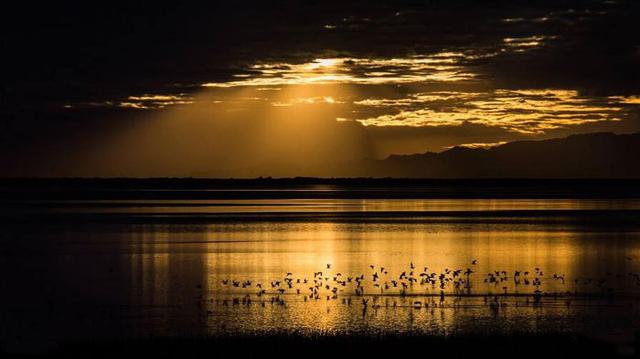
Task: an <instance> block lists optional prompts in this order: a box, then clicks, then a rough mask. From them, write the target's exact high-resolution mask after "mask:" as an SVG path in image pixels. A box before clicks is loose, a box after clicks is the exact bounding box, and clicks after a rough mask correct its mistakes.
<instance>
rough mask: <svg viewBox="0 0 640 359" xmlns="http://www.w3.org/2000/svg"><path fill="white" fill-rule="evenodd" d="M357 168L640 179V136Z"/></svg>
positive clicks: (429, 155)
mask: <svg viewBox="0 0 640 359" xmlns="http://www.w3.org/2000/svg"><path fill="white" fill-rule="evenodd" d="M354 167H355V168H353V169H354V170H357V171H360V172H361V175H365V176H373V177H387V176H388V177H422V178H640V133H634V134H628V135H616V134H613V133H593V134H583V135H572V136H569V137H565V138H560V139H551V140H543V141H517V142H510V143H507V144H504V145H500V146H496V147H492V148H489V149H481V148H466V147H453V148H451V149H449V150H447V151H444V152H440V153H433V152H426V153H423V154H414V155H392V156H389V157H388V158H386V159H384V160H378V161H374V160H371V161H367V162H363V163H361V166H354ZM356 168H357V169H356Z"/></svg>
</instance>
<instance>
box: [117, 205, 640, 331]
mask: <svg viewBox="0 0 640 359" xmlns="http://www.w3.org/2000/svg"><path fill="white" fill-rule="evenodd" d="M371 202H373V205H372V204H371ZM356 203H358V205H359V206H361V209H362V210H367V209H370V208H372V207H371V206H373V208H376V207H375V206H382V207H385V206H386V207H385V208H386V209H387V210H389V209H390V208H391V209H393V208H398V207H397V206H400V207H401V208H403V209H404V210H406V209H407V208H411V207H412V206H415V207H417V208H421V209H424V208H425V203H424V202H422V203H420V202H418V203H410V202H406V203H402V204H401V205H399V204H397V203H391V204H389V203H387V204H382V203H380V201H358V202H356ZM508 203H509V206H510V208H513V207H517V206H519V205H520V202H518V201H511V202H508ZM440 205H442V206H443V207H446V208H452V207H456V206H457V205H456V204H452V203H451V202H447V201H443V202H441V203H440V204H437V205H434V204H433V203H430V204H429V206H430V207H429V208H442V207H438V206H440ZM528 205H530V204H528ZM623 205H624V204H623ZM461 206H462V205H461ZM593 206H596V207H598V206H605V207H606V206H620V203H616V204H611V203H609V204H603V203H599V204H593V203H591V204H588V205H585V204H584V203H575V202H571V201H558V202H556V203H546V204H545V203H544V202H543V201H540V202H539V205H538V208H551V207H554V208H556V209H557V208H559V207H560V208H585V207H589V208H592V207H593ZM464 207H465V208H467V210H469V209H472V210H475V209H476V208H477V209H478V210H489V209H495V208H505V202H504V201H478V202H475V203H474V202H473V201H471V203H466V204H464ZM119 235H121V234H119ZM127 235H128V236H129V238H128V239H127V241H129V249H130V252H131V253H130V263H129V269H128V271H129V273H130V275H131V281H130V285H131V289H130V290H131V302H132V304H138V305H140V304H142V305H151V306H159V307H158V308H155V309H152V310H151V311H152V312H155V313H156V315H157V316H158V317H159V318H164V319H162V320H161V321H160V322H156V321H153V320H152V321H151V322H152V323H155V324H154V325H155V326H156V327H155V329H154V330H161V329H158V328H164V327H163V325H164V326H166V328H167V329H166V330H175V329H176V327H177V328H179V329H184V330H192V331H193V330H195V331H205V332H212V333H217V332H220V331H226V330H240V331H269V330H307V331H320V332H332V331H354V330H355V331H358V330H374V331H375V330H394V331H397V330H400V331H402V330H406V331H416V330H418V331H425V332H430V333H451V332H455V331H458V330H462V331H464V330H467V329H468V328H473V329H468V330H471V331H473V330H478V328H480V327H482V328H484V327H485V326H486V328H485V329H486V330H507V331H509V330H539V329H541V328H546V327H547V326H548V327H549V328H553V325H554V324H553V323H554V321H555V322H557V321H560V322H566V323H565V324H563V325H566V326H567V328H572V327H573V326H581V325H584V323H581V324H580V323H578V322H580V320H581V319H580V318H582V316H584V315H591V314H590V313H591V312H590V311H589V310H590V309H588V308H589V306H590V305H593V303H595V302H594V301H593V300H591V301H589V300H586V299H581V298H574V299H569V298H565V297H560V298H552V297H543V298H542V300H539V301H538V302H537V303H534V297H533V296H526V297H525V296H522V297H520V296H513V297H511V296H508V297H503V298H499V301H498V299H495V297H487V295H500V294H501V293H504V292H505V291H506V292H508V294H510V295H512V294H529V295H531V294H533V293H534V291H535V290H536V289H540V291H541V292H544V293H566V292H571V294H572V295H573V294H576V293H578V294H581V295H582V294H586V293H591V294H594V293H595V294H600V293H603V292H605V291H607V290H608V289H609V288H613V289H615V291H617V292H625V293H637V288H638V286H637V284H636V283H635V282H634V281H633V280H630V278H629V277H628V276H627V275H626V274H628V273H632V272H633V273H636V272H638V271H639V269H640V268H638V265H637V263H638V261H640V246H639V245H638V244H637V243H640V242H638V241H637V240H638V239H639V235H638V232H637V231H625V232H616V231H602V230H592V229H591V228H589V227H588V226H586V225H580V224H575V223H572V222H563V221H542V222H535V221H533V222H531V223H520V222H517V221H515V222H513V221H511V220H510V219H509V218H504V220H503V221H498V222H495V221H494V222H486V223H485V222H483V220H482V218H480V219H477V220H475V221H471V222H469V223H464V222H451V223H448V222H447V221H441V222H421V221H413V222H406V223H402V222H399V223H398V222H384V221H382V222H358V221H350V222H349V223H339V222H332V221H330V220H328V221H310V222H309V221H294V222H291V221H275V222H260V221H235V222H221V223H215V224H206V225H144V226H132V228H131V230H130V231H129V232H127ZM121 239H122V238H121ZM474 260H477V264H475V265H474V264H472V262H473V261H474ZM412 263H413V265H414V266H415V269H414V272H415V273H414V276H415V277H416V278H418V279H420V276H419V273H421V272H424V267H425V266H426V267H427V270H426V273H437V274H438V275H439V274H440V273H442V272H444V271H445V270H447V269H448V270H456V269H460V270H463V271H464V270H466V269H467V268H470V269H472V270H473V272H474V273H473V274H472V275H471V281H470V283H471V285H470V289H464V290H456V289H455V287H454V285H452V284H450V283H448V284H447V285H446V286H445V287H444V288H443V289H441V288H440V287H439V286H438V285H437V284H436V285H431V284H420V283H419V282H417V283H415V284H413V285H412V286H411V285H410V286H409V287H408V289H407V290H406V291H405V292H404V293H402V291H401V290H400V289H399V288H396V287H393V286H391V285H390V284H389V283H390V282H391V281H392V280H396V281H399V276H400V275H401V273H402V272H405V273H409V271H410V270H411V268H410V265H411V264H412ZM327 265H330V268H328V266H327ZM372 265H373V266H374V268H373V269H372V268H371V267H370V266H372ZM381 267H384V268H385V272H386V274H382V272H381ZM536 268H540V270H541V271H543V272H544V274H537V272H536ZM318 271H322V272H323V274H322V277H323V278H329V279H328V280H324V281H323V285H322V287H320V289H318V296H317V297H310V296H309V294H310V293H309V286H311V285H312V284H311V283H312V281H313V278H314V273H316V272H318ZM494 271H505V272H506V273H507V275H506V276H507V279H506V280H505V282H499V283H495V284H494V283H485V281H484V280H485V279H486V278H488V277H487V274H488V273H493V272H494ZM515 271H521V272H524V271H528V272H530V274H529V277H528V279H529V281H530V282H533V279H534V278H539V279H541V281H542V283H541V285H540V286H539V287H535V286H534V285H533V284H531V283H529V284H527V285H525V284H524V283H522V282H520V284H518V285H517V286H516V285H515V282H514V278H513V274H514V272H515ZM287 273H291V275H290V276H287ZM338 273H340V275H341V276H342V278H345V277H352V278H353V277H356V276H360V275H363V276H364V278H365V280H363V281H362V287H363V288H364V292H365V296H364V298H365V299H366V300H368V301H369V302H368V304H367V305H366V306H365V305H363V302H362V300H363V297H360V296H356V295H355V288H356V286H355V284H354V283H353V282H349V283H347V284H346V285H345V286H342V285H339V284H336V281H335V280H334V279H333V278H334V277H335V276H337V274H338ZM373 273H378V275H379V277H380V279H379V281H378V282H376V283H380V285H381V286H380V287H377V286H374V285H375V283H374V281H373V280H372V274H373ZM554 274H557V275H562V276H563V277H564V278H565V280H564V283H562V282H561V281H560V280H557V279H554V278H553V275H554ZM284 278H291V279H292V283H293V285H292V287H291V288H288V287H286V286H285V285H284V282H283V280H284ZM600 278H606V283H605V284H604V285H602V286H597V285H596V284H595V283H596V282H597V281H598V280H599V279H600ZM305 279H306V280H307V283H304V280H305ZM574 279H578V280H579V284H576V283H574V282H573V281H574ZM234 280H236V281H238V283H242V282H245V281H251V284H250V285H247V287H246V288H243V287H242V286H240V285H238V286H237V287H236V286H233V285H231V284H230V283H232V282H233V281H234ZM298 280H300V283H298V282H297V281H298ZM587 280H589V281H590V283H588V284H587V283H586V282H587ZM223 281H228V282H227V284H223ZM272 281H280V282H281V284H280V285H279V286H271V285H270V283H271V282H272ZM385 282H386V283H387V284H389V286H390V288H388V289H383V287H384V286H383V285H382V283H385ZM257 283H260V284H261V285H262V286H263V288H264V289H265V290H266V293H265V294H263V295H260V296H259V295H257V292H258V291H259V289H258V288H257V287H256V284H257ZM325 284H329V286H330V288H331V289H332V288H333V287H337V288H338V292H337V295H336V296H335V297H334V296H333V295H332V292H331V291H330V290H329V289H325V288H324V285H325ZM505 287H506V289H505ZM281 288H282V289H284V293H279V292H278V289H281ZM298 290H299V291H300V292H299V293H298ZM441 290H442V291H443V292H444V293H445V294H447V295H450V294H455V293H472V294H474V295H479V296H472V297H464V296H462V297H456V296H446V297H444V298H441V297H440V293H441ZM403 294H404V295H403ZM492 298H494V299H492ZM492 300H496V303H497V304H493V302H492ZM585 300H586V302H585V303H586V305H577V304H576V303H578V302H580V301H585ZM572 301H573V305H572V304H571V302H572ZM416 302H419V308H418V309H416V308H414V306H416V305H417V304H416ZM172 306H177V307H172ZM185 313H190V315H186V314H185ZM176 317H177V318H182V319H180V320H176V319H175V318H176ZM170 318H173V319H170ZM185 318H191V319H185ZM194 318H195V319H194ZM496 326H501V328H497V327H496ZM194 328H199V329H194ZM465 328H467V329H465ZM483 330H484V329H483Z"/></svg>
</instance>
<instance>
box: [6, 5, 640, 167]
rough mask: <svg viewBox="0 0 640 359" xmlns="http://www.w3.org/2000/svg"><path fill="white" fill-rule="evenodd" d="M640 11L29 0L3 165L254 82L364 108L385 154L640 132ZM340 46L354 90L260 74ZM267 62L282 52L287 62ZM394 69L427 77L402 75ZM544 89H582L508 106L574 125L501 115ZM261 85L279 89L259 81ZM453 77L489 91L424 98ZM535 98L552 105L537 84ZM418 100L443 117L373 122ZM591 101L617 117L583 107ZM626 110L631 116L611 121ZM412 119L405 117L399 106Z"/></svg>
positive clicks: (26, 163)
mask: <svg viewBox="0 0 640 359" xmlns="http://www.w3.org/2000/svg"><path fill="white" fill-rule="evenodd" d="M639 14H640V11H639V4H638V3H637V2H634V1H577V0H576V1H498V2H491V3H490V4H487V3H484V2H478V1H393V2H391V1H386V2H371V1H352V2H346V1H281V2H275V1H255V2H248V1H236V2H214V3H208V4H204V5H203V4H193V3H191V4H185V3H181V4H171V5H160V4H156V3H146V4H145V3H130V4H126V5H121V4H114V3H108V4H104V5H95V4H90V3H86V4H74V3H69V2H66V3H63V4H46V3H45V4H38V5H37V6H33V5H23V6H22V8H14V9H11V10H10V11H5V12H4V14H3V15H2V16H3V19H2V20H3V21H2V22H1V23H2V24H1V25H0V26H1V30H2V32H3V37H2V40H1V42H0V46H1V47H2V53H3V59H2V60H1V61H2V66H1V67H0V73H1V74H2V77H3V82H2V87H1V89H0V96H1V97H2V102H1V103H0V114H1V117H0V129H1V130H2V131H1V134H0V149H1V150H2V151H3V152H4V153H5V154H6V155H3V157H2V163H3V164H4V167H5V168H8V169H16V168H23V169H25V170H17V171H15V172H16V173H39V172H41V173H44V174H46V173H63V172H64V171H59V172H56V171H57V170H59V169H60V168H63V167H65V166H69V164H65V163H64V161H54V160H53V159H50V157H52V156H58V157H60V156H61V157H64V158H70V157H73V156H74V155H75V154H76V153H78V152H82V151H83V150H85V149H87V148H89V147H91V145H92V144H95V143H98V142H99V139H101V138H105V137H109V136H111V135H113V134H117V133H118V132H119V131H121V130H122V128H126V127H127V126H129V125H130V124H131V123H138V122H145V121H152V120H150V119H149V118H148V116H147V115H148V114H149V113H151V114H156V113H158V114H160V113H163V111H167V110H168V109H171V108H174V107H183V106H186V105H189V104H194V103H195V104H198V103H203V101H206V102H207V103H214V104H216V103H223V104H230V103H232V102H233V101H235V102H238V103H237V104H234V105H233V106H232V107H233V108H229V109H227V110H232V109H233V110H234V111H235V110H239V111H241V110H242V107H243V106H245V107H246V105H247V103H240V100H241V99H242V98H243V97H239V96H245V97H251V98H253V97H256V98H257V97H259V98H262V99H263V100H261V101H262V102H264V103H263V105H264V106H269V105H270V106H276V105H285V106H290V105H293V106H294V107H296V106H305V105H306V104H309V103H313V104H316V105H317V104H321V106H325V107H327V106H329V105H330V106H331V107H332V108H333V109H332V110H331V111H328V112H326V115H327V118H326V119H325V120H324V121H335V119H336V118H344V119H346V120H348V121H347V122H350V125H349V126H351V128H357V131H356V132H358V136H359V138H365V137H367V136H369V138H370V140H371V141H373V142H374V144H373V145H371V144H368V145H366V146H365V147H367V146H372V147H374V148H375V151H374V152H375V154H376V155H379V156H384V155H386V154H388V153H392V152H400V153H407V152H423V151H424V150H427V149H429V150H435V149H438V148H441V147H446V146H450V145H454V144H456V143H478V142H500V141H505V140H512V139H518V138H521V137H522V136H525V134H524V133H523V132H518V130H520V129H521V127H522V126H520V125H524V126H525V127H527V128H532V127H536V126H542V127H541V128H542V130H543V131H542V132H537V134H536V136H538V137H539V138H544V137H548V136H550V135H553V134H564V133H571V131H576V132H577V131H581V130H586V131H598V130H603V129H611V130H614V131H637V130H639V129H640V124H639V120H638V115H637V114H638V106H639V105H638V104H637V103H636V102H635V101H636V100H634V99H637V96H638V95H639V94H640V78H639V76H640V75H639V71H638V70H637V69H638V68H639V65H640V43H639V42H638V41H639V40H638V38H637V36H636V33H637V30H636V26H637V21H638V19H639ZM438 54H449V55H447V56H449V58H455V61H454V62H453V63H452V64H448V65H450V66H451V68H449V69H443V68H440V69H436V70H433V69H430V68H426V67H423V68H422V69H420V70H418V71H416V68H415V66H414V65H415V64H413V63H411V61H413V60H412V59H430V58H434V56H436V57H437V56H438ZM451 54H453V55H451ZM332 58H340V59H355V60H352V62H348V63H347V62H345V63H344V66H343V67H342V68H341V69H340V71H337V72H336V73H337V74H338V75H340V76H342V78H341V79H342V80H341V79H340V78H339V77H338V80H336V81H334V82H331V81H330V83H338V84H343V85H345V86H347V87H348V88H349V89H350V90H351V93H350V94H340V93H338V94H336V95H331V96H327V95H323V94H320V95H319V94H314V95H309V96H296V97H291V98H287V99H283V98H278V94H277V93H278V91H279V87H281V86H280V85H282V84H283V83H282V81H280V85H278V84H277V81H272V82H273V83H272V84H271V85H272V86H265V84H264V83H263V84H260V81H263V82H264V81H265V80H268V79H272V80H280V79H282V78H283V77H286V76H290V75H291V72H292V71H294V72H295V70H296V66H302V65H305V64H313V62H314V61H315V60H316V59H332ZM390 59H401V60H403V61H405V62H404V63H399V62H397V61H396V62H395V63H394V62H393V61H389V60H390ZM365 60H367V61H368V62H367V61H365ZM407 60H411V61H407ZM385 61H386V62H385ZM256 65H262V66H272V68H270V69H269V70H270V71H271V70H273V71H271V72H266V71H265V67H263V68H259V67H258V68H256V67H255V66H256ZM445 70H446V71H453V72H454V74H464V75H465V76H467V75H472V76H471V77H472V78H471V77H469V76H467V77H465V78H464V79H466V80H471V81H466V82H465V81H462V82H464V83H457V82H446V83H445V82H443V81H442V80H443V76H442V75H443V73H444V71H445ZM429 75H440V77H439V78H438V77H435V78H434V77H433V76H432V78H429V77H428V76H429ZM385 77H386V78H387V80H388V79H389V78H392V79H394V80H397V79H405V80H406V79H409V80H411V79H415V80H418V81H422V80H424V81H423V83H421V84H411V85H409V84H406V85H403V86H396V84H394V81H386V82H385ZM329 78H330V79H331V77H329ZM256 79H257V80H260V81H258V82H257V83H256V84H255V86H254V90H255V91H250V92H251V93H249V94H244V95H238V94H235V95H234V96H235V98H231V97H230V96H226V97H225V95H224V93H222V94H219V95H211V97H206V96H205V97H202V92H203V87H202V85H203V84H222V85H224V86H227V85H229V84H233V83H236V84H242V83H243V82H244V83H247V82H248V81H255V80H256ZM363 79H365V80H363ZM376 81H378V82H377V85H375V83H376ZM403 81H404V80H403ZM395 82H398V81H395ZM400 82H402V81H400ZM265 83H266V84H267V85H269V83H268V81H266V82H265ZM261 87H263V88H261ZM267 87H270V88H267ZM535 89H551V90H553V91H556V92H555V93H556V94H559V93H565V92H557V91H570V92H568V93H571V94H573V95H572V96H571V98H568V99H567V100H568V101H569V103H571V104H572V105H575V106H574V108H572V109H569V108H562V107H561V108H559V109H558V108H557V109H556V110H555V111H553V110H549V109H547V110H545V109H536V110H535V111H534V110H531V109H526V108H525V109H523V108H522V106H520V107H517V106H512V107H510V108H508V107H505V108H503V109H501V110H499V111H503V112H504V113H503V114H504V115H511V114H519V115H523V114H527V115H531V112H527V113H525V112H526V111H534V112H536V113H540V112H544V111H547V112H548V111H552V112H553V114H554V116H555V117H554V120H555V121H556V124H560V126H545V124H544V123H542V121H538V122H526V121H524V122H521V123H520V124H518V126H520V127H518V126H516V127H514V126H506V125H495V121H494V123H493V124H492V123H490V121H488V117H490V116H487V114H490V113H491V112H490V110H491V109H490V108H489V107H490V106H492V101H497V100H499V99H500V98H504V97H505V96H503V95H504V94H505V93H507V94H509V93H515V91H522V90H527V91H532V90H535ZM261 91H263V92H264V93H265V94H256V93H259V92H261ZM447 91H458V92H461V93H465V92H468V93H474V92H476V93H480V94H479V95H478V98H476V100H481V101H484V104H480V103H477V101H476V103H475V104H472V105H468V104H467V105H466V106H469V107H464V106H465V103H468V101H469V99H464V100H463V99H454V100H450V103H446V101H445V102H440V103H438V102H437V101H435V102H434V101H431V100H432V99H431V100H425V99H424V98H423V99H422V101H421V100H420V98H419V96H429V94H431V95H437V92H441V93H444V92H447ZM499 91H506V92H499ZM254 92H255V93H254ZM434 93H435V94H434ZM496 94H498V95H496ZM501 94H502V95H501ZM501 96H502V97H501ZM519 96H520V97H521V99H522V100H524V101H528V100H533V101H539V102H538V103H539V104H542V102H540V101H542V100H540V99H538V98H536V96H538V97H539V95H536V94H535V92H526V93H525V95H522V93H521V94H520V95H519ZM634 96H636V97H634ZM329 97H330V98H331V99H330V100H329ZM416 97H418V99H417V100H416ZM516 97H517V96H516ZM367 100H368V101H382V102H384V101H387V102H388V103H392V102H393V101H404V102H405V104H399V105H398V104H396V105H397V106H393V107H387V108H384V106H375V102H369V104H368V105H367V103H366V102H363V101H367ZM412 100H413V102H411V101H412ZM296 101H297V102H296ZM310 101H311V102H310ZM407 101H409V103H407ZM572 101H573V102H572ZM249 102H256V101H254V100H251V101H249ZM556 105H557V104H556ZM560 105H563V104H560ZM564 105H567V103H566V102H565V103H564ZM261 106H262V105H261ZM483 106H484V107H483ZM585 107H592V109H593V111H591V112H590V113H588V114H580V113H577V114H576V112H575V111H576V108H583V109H584V108H585ZM265 108H266V107H265ZM478 108H481V109H482V108H484V110H486V111H484V112H482V111H480V112H477V113H479V114H480V115H482V116H484V117H483V118H479V119H478V118H476V119H475V120H478V121H479V122H477V123H473V122H471V121H473V120H474V118H471V117H468V116H467V117H464V116H462V115H460V116H459V117H456V121H454V122H446V121H444V122H442V123H437V121H438V117H437V115H438V113H439V114H440V115H442V113H449V114H451V113H454V112H455V111H457V112H458V113H462V112H464V111H465V109H470V110H474V109H475V110H476V111H478ZM613 108H620V110H619V111H617V112H616V111H614V110H613ZM254 110H255V109H254ZM402 111H405V114H406V115H407V116H408V118H411V115H412V113H413V114H414V115H415V114H417V115H419V116H420V117H421V120H420V121H422V122H424V124H427V123H429V124H430V125H435V127H433V126H431V127H426V128H422V127H409V126H406V125H407V123H398V124H397V126H395V127H397V128H391V127H375V126H369V127H364V126H362V124H363V123H364V124H367V122H366V121H367V120H368V119H369V120H372V119H376V118H379V117H380V116H394V115H397V114H398V113H400V112H402ZM447 111H448V112H447ZM614 112H615V113H614ZM284 113H288V112H283V114H284ZM571 114H572V115H578V116H577V117H575V116H574V117H573V118H572V119H571V120H572V121H573V122H566V123H564V124H563V123H561V122H558V118H561V116H560V117H559V115H562V116H564V115H571ZM621 114H622V115H623V116H619V115H621ZM546 115H548V113H547V114H546ZM582 115H585V116H589V118H590V119H593V118H596V117H597V118H600V119H602V120H603V121H597V122H588V121H586V122H575V121H574V120H576V119H577V120H579V118H578V117H580V116H582ZM332 116H333V117H332ZM407 116H406V117H407ZM455 116H458V115H455ZM614 117H615V118H619V119H620V121H618V122H617V123H612V122H611V121H609V120H611V119H612V118H614ZM541 118H542V117H541ZM397 119H400V120H402V118H395V119H394V118H391V120H397ZM542 119H544V118H542ZM357 120H361V122H359V123H358V122H354V121H357ZM489 120H490V118H489ZM389 122H391V121H389ZM401 122H402V121H401ZM422 122H421V123H422ZM369 123H372V122H371V121H370V122H369ZM323 126H324V125H323ZM327 126H328V125H327ZM329 127H331V126H329ZM331 128H333V127H331ZM338 128H340V126H339V127H338ZM514 130H515V131H514ZM364 132H366V133H368V135H367V134H363V133H364ZM525 132H526V131H525ZM163 138H164V137H163ZM203 141H204V140H203ZM212 141H213V140H212ZM362 142H363V143H364V142H367V141H366V140H362ZM203 148H205V147H203ZM365 153H366V151H365ZM45 154H46V155H45ZM113 156H116V155H115V154H114V155H113ZM56 163H58V164H56ZM131 166H132V167H135V164H132V165H131ZM27 169H28V170H27Z"/></svg>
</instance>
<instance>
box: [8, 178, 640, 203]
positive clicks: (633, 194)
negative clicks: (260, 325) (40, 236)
mask: <svg viewBox="0 0 640 359" xmlns="http://www.w3.org/2000/svg"><path fill="white" fill-rule="evenodd" d="M296 198H305V199H319V198H322V199H337V198H344V199H347V198H354V199H366V198H379V199H393V198H417V199H419V198H640V181H638V180H635V179H420V178H371V177H369V178H366V177H359V178H308V177H296V178H269V177H266V178H254V179H206V178H57V179H46V178H30V179H0V204H1V203H2V202H6V201H21V200H35V201H43V200H107V199H112V200H117V199H128V200H135V199H296Z"/></svg>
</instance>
